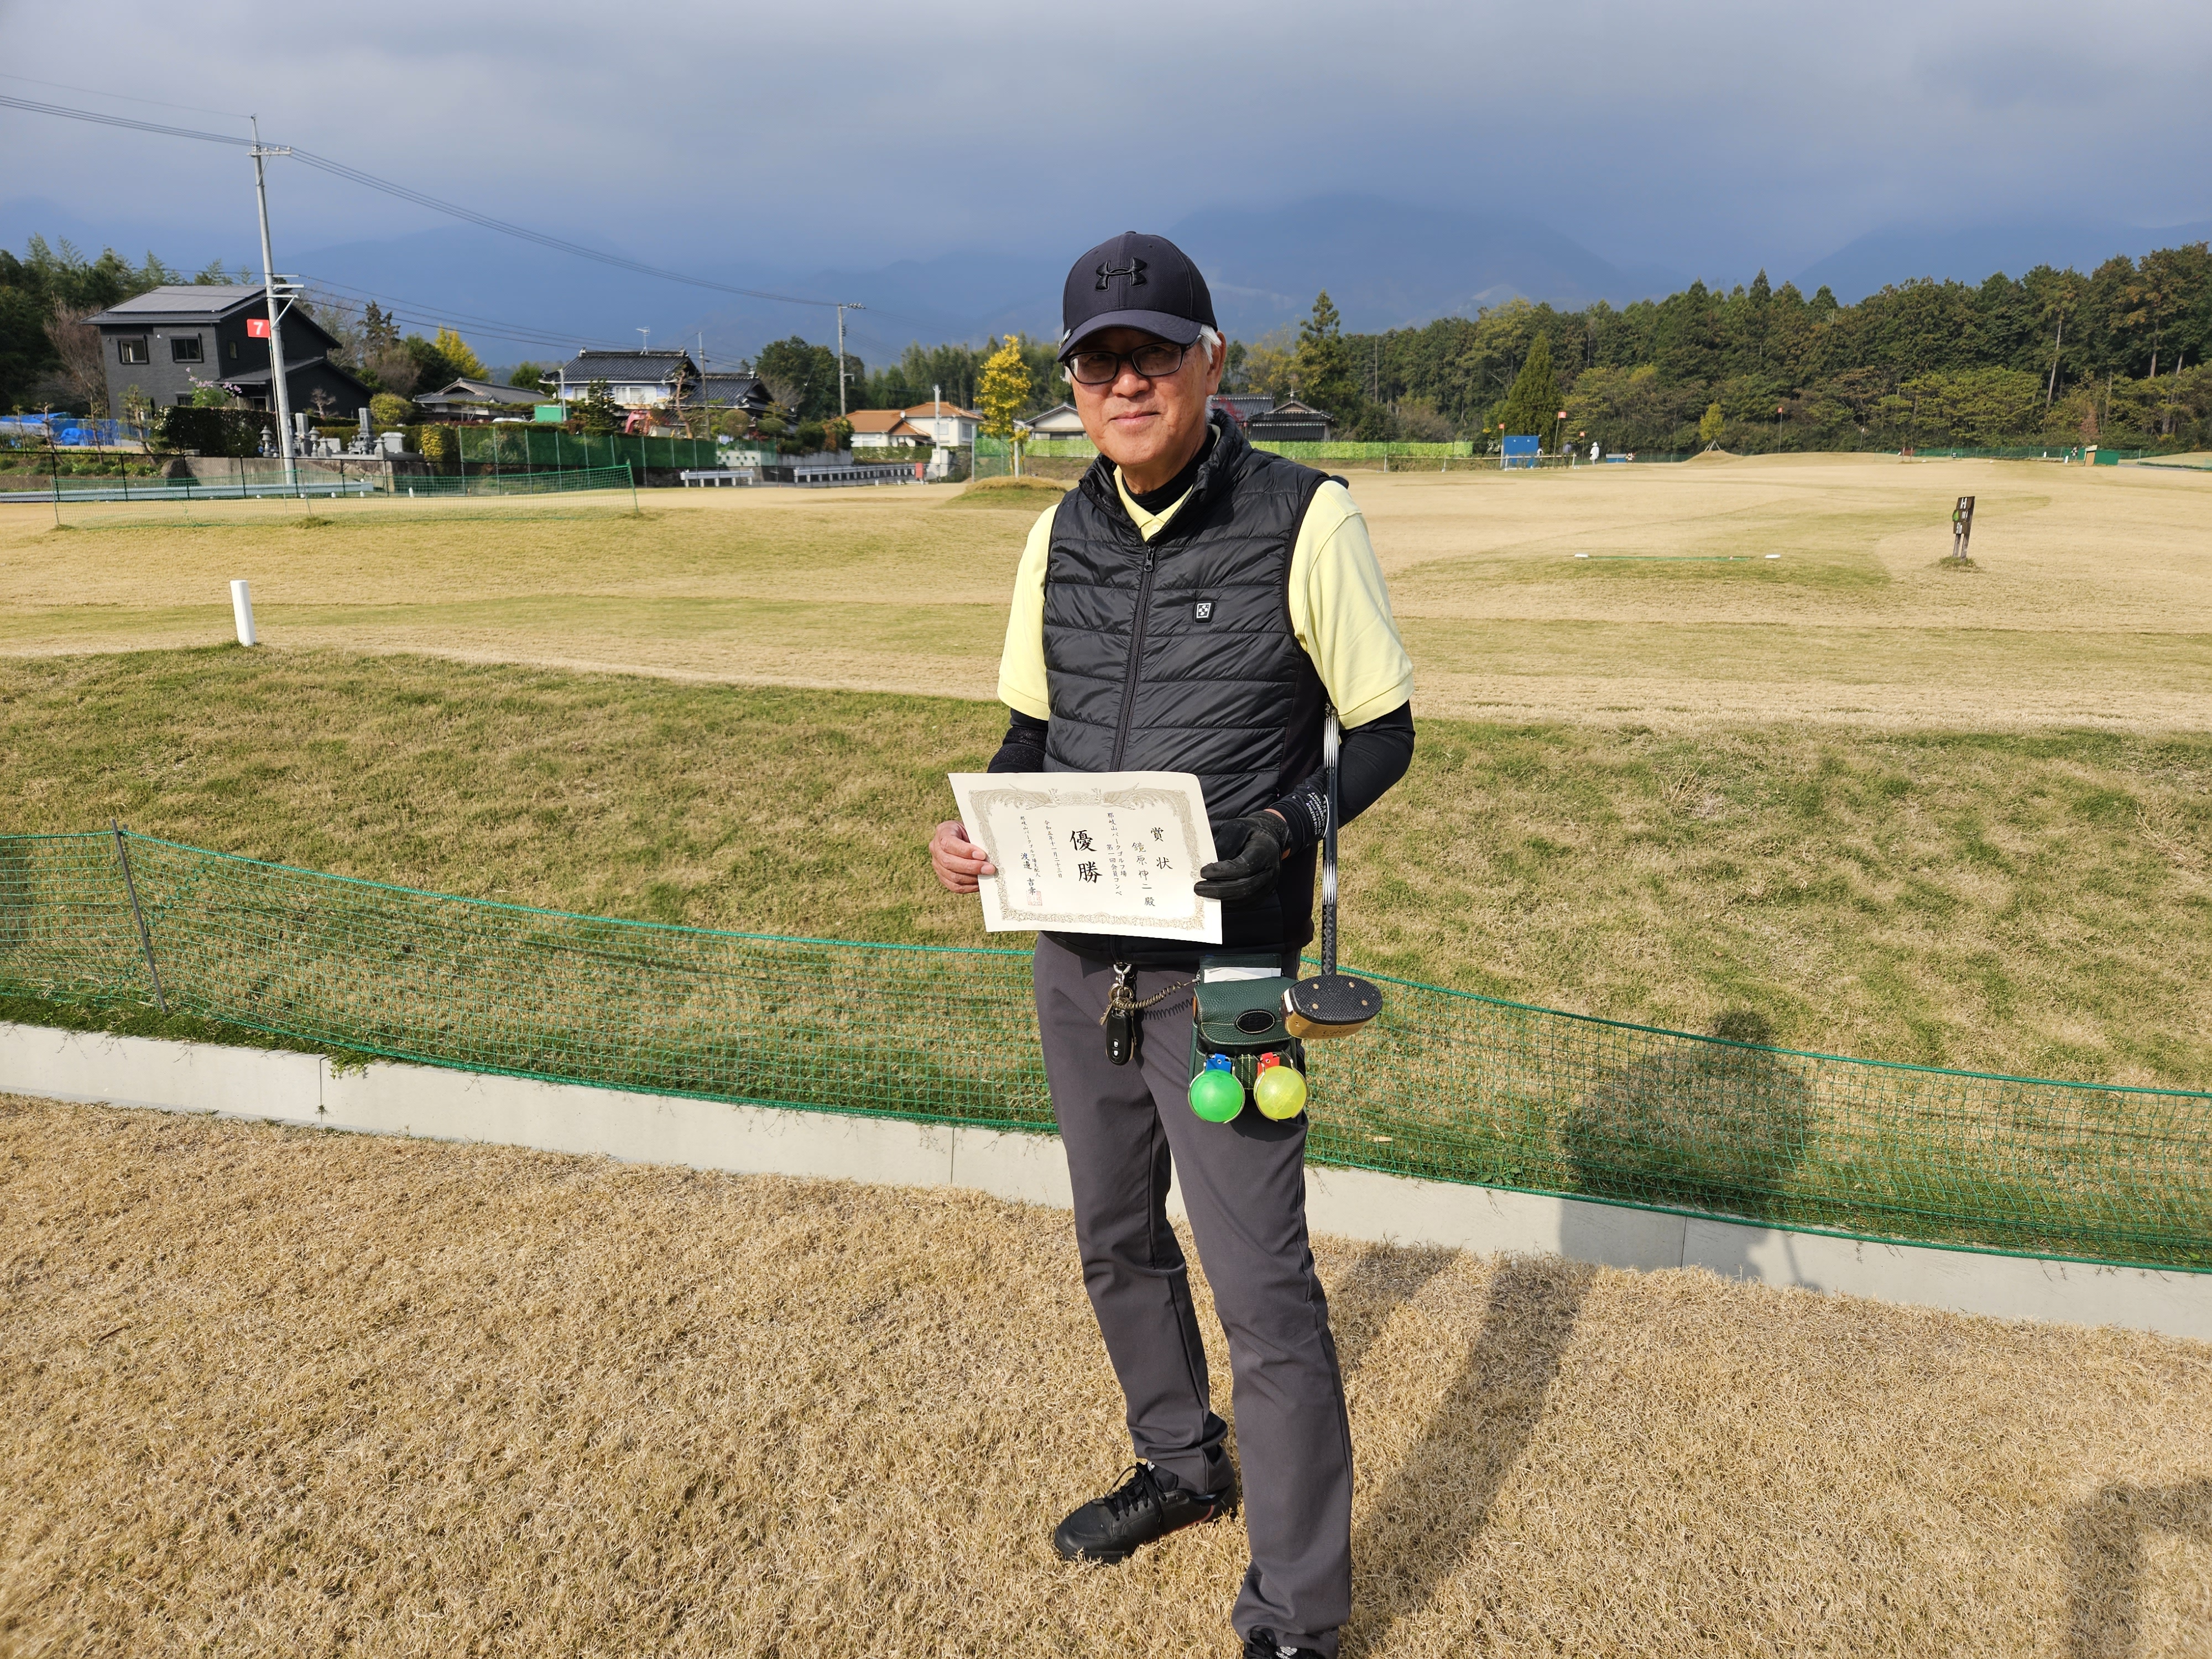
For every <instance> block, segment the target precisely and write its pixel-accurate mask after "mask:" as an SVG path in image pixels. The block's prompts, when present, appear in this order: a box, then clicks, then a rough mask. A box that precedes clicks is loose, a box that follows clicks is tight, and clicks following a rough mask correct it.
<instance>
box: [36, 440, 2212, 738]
mask: <svg viewBox="0 0 2212 1659" xmlns="http://www.w3.org/2000/svg"><path fill="white" fill-rule="evenodd" d="M1054 488H1056V486H1054V485H1052V484H1048V483H1043V482H1042V481H1036V480H1028V481H1021V483H1019V484H1017V485H1014V486H1013V487H1011V488H1007V487H1002V486H1001V485H1000V484H998V483H991V484H987V485H984V486H979V487H977V488H975V489H973V490H971V491H969V492H963V493H961V494H955V493H953V492H950V491H945V490H939V489H930V490H908V489H872V490H854V491H850V492H847V493H843V494H836V493H832V494H828V495H817V494H815V493H814V492H811V491H810V492H799V491H793V490H762V491H757V492H754V491H732V490H710V491H675V490H669V491H659V492H654V493H652V494H649V495H647V496H646V497H645V501H646V504H647V511H646V513H645V514H644V516H642V517H632V516H630V515H629V513H628V510H627V502H625V503H624V504H623V507H621V508H617V507H612V506H594V505H590V504H580V503H579V502H578V501H559V500H556V501H548V502H540V503H531V502H504V501H502V502H494V503H489V504H486V503H477V502H468V503H455V504H450V505H445V506H440V507H428V506H423V507H412V506H410V505H409V504H408V503H405V502H398V503H392V502H369V501H342V502H334V503H332V504H331V505H330V506H329V507H318V508H317V515H318V516H320V517H325V518H328V519H329V520H331V523H330V524H329V525H328V526H325V527H323V528H319V529H306V528H302V527H301V526H300V524H299V520H300V516H301V515H300V513H299V511H298V507H297V504H296V503H285V502H282V501H267V502H248V503H237V502H228V503H212V504H210V503H202V504H200V505H198V506H196V507H192V508H191V509H190V511H191V519H190V521H189V523H188V522H187V521H186V519H185V513H184V511H183V510H182V509H179V508H175V507H165V508H161V509H159V510H158V511H155V510H152V509H149V508H147V507H141V506H136V505H130V504H116V505H113V506H106V507H97V506H88V507H75V508H69V509H65V511H66V512H67V513H69V514H70V519H71V521H72V523H73V524H74V525H75V526H76V528H75V529H72V530H71V531H70V532H65V533H64V534H61V535H56V534H54V533H53V532H52V531H51V530H49V529H46V528H45V526H46V525H47V524H50V523H51V516H50V515H49V517H48V518H46V519H44V520H42V519H40V517H39V516H38V513H37V512H34V511H33V510H32V509H30V508H18V509H9V510H5V516H4V517H0V651H13V652H25V653H43V652H54V651H73V650H94V649H99V650H106V649H113V648H118V647H131V646H143V645H183V644H193V643H208V642H213V641H219V640H222V639H223V638H226V637H228V615H229V613H228V598H227V591H226V587H225V584H226V583H227V581H228V580H229V579H230V578H231V577H234V576H239V575H244V576H247V577H249V578H251V579H252V580H253V582H254V584H255V594H256V599H257V604H258V609H259V615H260V619H261V622H262V625H263V633H264V638H266V639H267V640H268V641H270V642H271V643H272V644H273V645H275V646H277V647H298V646H308V645H338V646H346V647H354V648H362V649H371V650H375V649H400V648H404V649H410V650H422V651H435V652H437V653H443V654H447V655H453V656H459V657H462V658H465V659H478V660H484V659H503V660H508V661H520V662H537V663H547V664H554V665H564V666H574V667H594V668H621V669H629V670H644V671H651V672H654V673H659V674H669V675H679V676H697V677H701V678H709V679H720V680H726V681H738V682H745V683H750V684H794V685H811V686H824V687H846V688H851V689H855V690H886V691H918V692H933V693H938V694H946V693H950V694H952V695H957V696H973V697H985V698H987V697H988V696H991V695H992V690H993V687H994V684H995V680H996V666H997V658H998V650H999V646H1000V638H1001V634H1002V630H1003V626H1004V618H1005V605H1006V594H1007V592H1008V589H1009V586H1010V585H1011V582H1012V575H1013V570H1014V565H1015V562H1016V560H1017V559H1018V556H1019V553H1020V549H1021V543H1022V539H1023V536H1024V532H1026V530H1027V529H1028V526H1029V521H1030V518H1031V517H1033V516H1034V513H1035V512H1036V510H1037V504H1038V503H1039V502H1042V501H1049V499H1050V495H1049V493H1048V492H1049V491H1051V490H1052V489H1054ZM1024 490H1026V491H1027V492H1028V493H1030V494H1032V495H1035V496H1036V501H1030V502H1026V503H1024V504H1022V505H1019V506H1009V507H1003V508H1000V507H996V505H995V504H994V506H993V507H988V508H984V509H981V510H979V509H978V507H977V503H980V502H982V501H986V500H987V499H989V498H991V497H993V496H994V495H1019V494H1022V493H1024ZM1355 493H1356V494H1357V495H1358V499H1359V501H1360V502H1361V504H1362V506H1363V507H1364V510H1365V511H1366V513H1367V515H1368V517H1369V520H1370V522H1371V524H1372V526H1373V527H1374V532H1375V538H1376V545H1377V547H1378V549H1379V550H1380V551H1381V554H1382V556H1383V562H1384V564H1385V566H1386V568H1388V569H1389V573H1390V576H1391V580H1392V590H1393V594H1394V598H1395V603H1396V605H1397V609H1398V611H1399V614H1400V617H1401V619H1402V620H1403V623H1404V625H1405V631H1406V635H1407V641H1408V643H1409V645H1410V646H1411V647H1412V649H1413V656H1414V660H1415V663H1416V665H1417V666H1418V668H1419V673H1420V695H1419V706H1420V708H1421V709H1422V711H1423V712H1424V713H1426V714H1457V715H1462V716H1466V717H1471V718H1487V717H1499V718H1511V719H1521V718H1532V717H1543V718H1549V717H1555V716H1567V717H1572V718H1575V719H1578V720H1596V721H1601V722H1615V723H1641V724H1650V725H1656V726H1701V725H1712V724H1724V723H1739V722H1741V721H1744V720H1765V719H1778V718H1787V719H1791V720H1818V721H1822V722H1827V723H1840V724H1847V725H1853V726H1862V727H1863V726H1887V727H1893V728H1901V727H1918V728H1925V727H1928V726H1944V727H1950V728H1960V727H1978V728H1999V729H2006V730H2014V729H2019V728H2021V727H2023V726H2027V727H2033V726H2051V725H2054V724H2102V725H2111V726H2129V727H2132V728H2136V729H2166V730H2172V729H2202V728H2203V727H2205V726H2212V566H2208V564H2207V562H2206V561H2205V560H2204V558H2203V548H2204V547H2205V545H2206V544H2207V540H2208V538H2212V476H2207V475H2203V474H2197V473H2191V472H2185V471H2163V472H2161V471H2152V470H2148V469H2133V468H2118V469H2112V468H2086V467H2060V466H2055V465H2034V464H2031V463H2023V462H1978V461H1945V462H1929V463H1923V464H1918V465H1899V463H1898V462H1897V461H1895V460H1894V459H1882V458H1873V457H1832V456H1821V457H1787V456H1783V457H1763V458H1754V459H1741V460H1738V459H1727V460H1713V461H1709V462H1705V463H1701V464H1699V465H1694V466H1678V467H1603V466H1601V467H1583V468H1580V469H1578V470H1577V471H1572V472H1563V473H1544V474H1528V475H1516V476H1506V475H1502V474H1498V473H1494V472H1472V473H1470V472H1458V473H1452V474H1449V475H1442V474H1434V473H1428V474H1424V473H1394V474H1391V475H1389V476H1384V475H1383V474H1380V473H1361V474H1360V475H1359V476H1358V478H1357V479H1356V480H1355ZM1960 494H1973V495H1977V496H1978V498H1979V501H1980V506H1979V508H1978V513H1977V517H1976V520H1975V525H1976V528H1975V541H1974V547H1975V552H1976V555H1977V556H1978V562H1979V565H1980V568H1979V569H1978V570H1977V571H1973V572H1959V571H1955V570H1948V569H1942V568H1937V561H1938V559H1939V558H1940V556H1942V555H1943V554H1945V553H1947V552H1948V550H1949V547H1950V539H1949V533H1948V528H1947V526H1948V514H1949V511H1950V505H1951V501H1952V498H1953V497H1954V495H1960ZM44 511H46V509H43V508H41V509H38V512H44ZM1577 552H1589V553H1595V554H1606V555H1611V556H1613V557H1610V558H1607V559H1603V560H1599V559H1591V560H1577V559H1575V558H1573V556H1572V555H1573V554H1575V553H1577ZM1770 552H1779V553H1781V554H1782V555H1783V557H1782V558H1781V559H1780V560H1778V561H1775V562H1769V561H1767V560H1766V559H1765V557H1764V555H1765V554H1766V553H1770ZM1715 554H1735V555H1741V556H1745V557H1742V558H1740V559H1739V560H1738V561H1737V562H1723V561H1717V560H1715V559H1713V558H1711V557H1710V556H1711V555H1715ZM1691 556H1696V557H1691Z"/></svg>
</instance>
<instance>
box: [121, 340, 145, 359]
mask: <svg viewBox="0 0 2212 1659" xmlns="http://www.w3.org/2000/svg"><path fill="white" fill-rule="evenodd" d="M115 355H116V356H117V358H118V360H119V361H121V362H126V363H143V362H145V361H146V342H145V341H144V340H143V339H138V340H118V341H117V342H116V343H115Z"/></svg>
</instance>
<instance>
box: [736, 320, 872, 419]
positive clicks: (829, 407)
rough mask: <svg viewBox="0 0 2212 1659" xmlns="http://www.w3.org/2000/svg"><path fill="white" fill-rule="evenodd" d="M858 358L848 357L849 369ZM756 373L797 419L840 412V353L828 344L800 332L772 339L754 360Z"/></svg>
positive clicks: (820, 416) (787, 411) (778, 400)
mask: <svg viewBox="0 0 2212 1659" xmlns="http://www.w3.org/2000/svg"><path fill="white" fill-rule="evenodd" d="M856 361H857V360H856V359H853V358H849V357H848V359H847V360H846V367H847V368H848V369H850V368H851V367H852V366H853V364H854V362H856ZM753 373H754V374H757V375H758V376H760V379H761V384H762V385H763V386H766V387H767V388H768V395H769V397H771V398H775V401H776V402H777V403H779V404H781V405H782V406H783V410H784V412H785V413H786V414H787V415H788V416H790V417H791V419H792V420H793V422H799V421H820V420H826V419H829V418H830V417H832V416H835V415H836V413H837V354H836V352H834V351H832V350H830V349H829V347H828V346H818V345H810V344H808V343H807V342H806V341H805V340H804V339H802V338H800V337H799V336H798V335H796V334H794V335H793V336H792V337H790V338H789V339H787V340H775V341H771V342H770V343H769V344H767V345H764V346H763V347H762V348H761V349H760V356H758V357H757V358H755V359H754V360H753Z"/></svg>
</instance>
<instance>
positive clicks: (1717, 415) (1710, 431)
mask: <svg viewBox="0 0 2212 1659" xmlns="http://www.w3.org/2000/svg"><path fill="white" fill-rule="evenodd" d="M1727 418H1728V417H1727V416H1724V415H1723V414H1722V413H1721V406H1720V404H1719V401H1718V400H1717V399H1716V400H1715V401H1714V402H1712V403H1711V404H1707V405H1705V414H1704V416H1702V417H1701V418H1700V419H1699V422H1698V441H1699V443H1701V444H1703V445H1705V447H1706V448H1708V449H1711V447H1713V446H1714V445H1716V444H1717V443H1718V442H1720V441H1721V427H1722V425H1723V422H1725V421H1726V420H1727Z"/></svg>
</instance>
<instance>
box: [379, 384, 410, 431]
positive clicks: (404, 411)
mask: <svg viewBox="0 0 2212 1659" xmlns="http://www.w3.org/2000/svg"><path fill="white" fill-rule="evenodd" d="M414 415H415V405H414V404H411V403H410V402H408V401H407V399H406V398H402V397H400V396H398V394H397V393H396V392H378V393H377V394H376V395H375V396H374V398H370V399H369V400H368V418H369V419H370V420H372V421H374V422H376V424H377V425H379V426H405V425H406V424H407V423H408V422H409V421H410V420H411V419H413V418H414Z"/></svg>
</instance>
